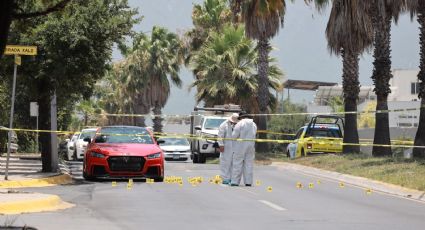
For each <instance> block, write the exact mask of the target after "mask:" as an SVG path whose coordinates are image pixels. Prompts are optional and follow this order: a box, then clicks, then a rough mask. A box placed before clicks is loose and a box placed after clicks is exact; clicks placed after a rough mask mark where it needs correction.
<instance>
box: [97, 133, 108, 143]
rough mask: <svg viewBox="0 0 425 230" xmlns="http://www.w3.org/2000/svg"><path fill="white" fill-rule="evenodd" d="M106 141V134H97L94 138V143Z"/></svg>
mask: <svg viewBox="0 0 425 230" xmlns="http://www.w3.org/2000/svg"><path fill="white" fill-rule="evenodd" d="M105 142H106V136H105V135H100V136H97V137H96V138H95V139H94V143H105Z"/></svg>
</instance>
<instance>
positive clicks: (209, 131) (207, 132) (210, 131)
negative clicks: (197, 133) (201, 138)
mask: <svg viewBox="0 0 425 230" xmlns="http://www.w3.org/2000/svg"><path fill="white" fill-rule="evenodd" d="M202 135H214V136H217V135H218V129H215V130H214V129H203V130H202Z"/></svg>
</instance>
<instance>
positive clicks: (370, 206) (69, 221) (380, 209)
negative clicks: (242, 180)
mask: <svg viewBox="0 0 425 230" xmlns="http://www.w3.org/2000/svg"><path fill="white" fill-rule="evenodd" d="M166 174H167V176H182V177H183V178H184V179H185V181H184V185H183V186H179V185H177V184H166V183H155V184H148V183H145V182H137V181H136V182H134V185H133V187H132V188H131V189H127V182H126V181H118V182H117V186H115V187H113V186H112V183H111V181H102V182H90V183H87V182H81V183H78V184H75V185H67V186H56V187H46V188H37V189H35V188H34V189H25V191H36V192H42V193H50V194H57V195H60V196H61V197H62V199H63V200H65V201H67V202H71V203H74V204H76V207H74V208H71V209H67V210H64V211H58V212H50V213H36V214H23V215H20V216H17V217H5V216H2V217H0V224H1V223H3V222H4V221H5V218H8V219H9V220H10V219H13V218H16V219H14V222H15V225H25V224H26V225H29V226H33V227H36V228H38V229H79V230H83V229H164V230H165V229H167V230H169V229H185V230H190V229H202V230H207V229H212V230H216V229H247V230H248V229H253V230H254V229H255V230H258V229H329V230H333V229H335V230H341V229H344V230H348V229H355V230H359V229H368V230H372V229H385V230H388V229H403V230H407V229H424V227H425V204H424V203H419V202H415V201H411V200H406V199H402V198H398V197H393V196H388V195H383V194H378V193H375V192H373V193H372V194H369V195H368V194H366V193H365V191H364V190H363V189H360V188H355V187H350V186H347V185H345V186H344V187H343V188H341V187H340V186H339V184H338V182H337V181H328V180H321V183H320V184H318V181H317V178H314V177H309V176H305V175H302V174H298V173H296V172H292V171H288V170H283V169H281V168H278V167H272V166H257V167H256V168H255V178H256V179H257V180H260V181H261V185H259V186H255V187H228V186H223V185H215V184H210V183H209V182H208V181H207V179H208V178H212V177H213V176H214V175H216V174H218V165H193V164H191V163H167V164H166ZM194 176H202V177H204V179H205V181H204V182H203V183H201V184H200V185H198V186H192V185H190V184H189V183H188V182H187V180H186V178H187V177H194ZM297 182H301V183H303V185H304V188H302V189H299V188H297V187H296V184H297ZM309 183H314V188H309V186H308V184H309ZM268 186H271V187H272V191H271V192H270V191H267V187H268Z"/></svg>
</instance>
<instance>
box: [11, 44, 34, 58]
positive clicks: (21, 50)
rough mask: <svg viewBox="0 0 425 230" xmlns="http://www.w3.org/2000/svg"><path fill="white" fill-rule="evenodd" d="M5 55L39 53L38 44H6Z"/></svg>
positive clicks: (32, 54) (31, 54)
mask: <svg viewBox="0 0 425 230" xmlns="http://www.w3.org/2000/svg"><path fill="white" fill-rule="evenodd" d="M4 54H5V55H30V56H34V55H37V46H17V45H6V49H5V50H4Z"/></svg>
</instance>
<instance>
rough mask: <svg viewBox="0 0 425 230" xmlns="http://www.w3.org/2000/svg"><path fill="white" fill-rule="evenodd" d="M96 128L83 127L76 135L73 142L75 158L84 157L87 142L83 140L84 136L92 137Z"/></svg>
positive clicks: (80, 158)
mask: <svg viewBox="0 0 425 230" xmlns="http://www.w3.org/2000/svg"><path fill="white" fill-rule="evenodd" d="M96 130H97V128H90V129H83V130H81V132H80V134H79V135H78V138H77V141H76V142H75V150H76V156H77V160H82V159H84V152H85V151H86V148H87V144H88V143H87V142H85V141H84V138H86V137H90V138H93V137H94V135H95V134H96Z"/></svg>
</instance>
